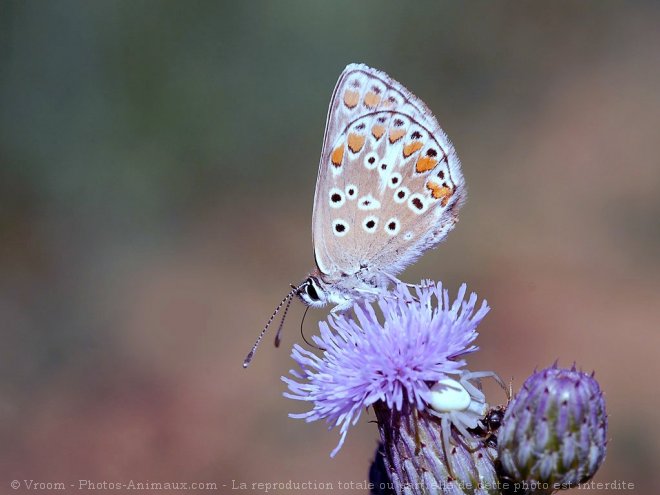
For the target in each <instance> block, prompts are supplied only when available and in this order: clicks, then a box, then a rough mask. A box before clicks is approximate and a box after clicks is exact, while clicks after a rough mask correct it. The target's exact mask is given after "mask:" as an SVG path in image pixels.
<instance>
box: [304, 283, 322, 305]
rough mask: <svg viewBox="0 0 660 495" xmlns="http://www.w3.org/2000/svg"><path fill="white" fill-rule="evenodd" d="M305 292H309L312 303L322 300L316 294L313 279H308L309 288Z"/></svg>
mask: <svg viewBox="0 0 660 495" xmlns="http://www.w3.org/2000/svg"><path fill="white" fill-rule="evenodd" d="M305 290H306V291H307V295H308V296H309V298H310V299H311V300H312V301H320V300H321V298H320V297H319V293H318V292H316V288H315V287H314V282H313V281H312V279H311V278H308V279H307V286H306V287H305Z"/></svg>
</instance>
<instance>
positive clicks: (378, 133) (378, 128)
mask: <svg viewBox="0 0 660 495" xmlns="http://www.w3.org/2000/svg"><path fill="white" fill-rule="evenodd" d="M371 134H372V135H373V136H374V137H375V138H376V139H377V140H378V139H380V138H381V137H382V136H383V134H385V127H383V126H382V125H375V126H373V127H372V128H371Z"/></svg>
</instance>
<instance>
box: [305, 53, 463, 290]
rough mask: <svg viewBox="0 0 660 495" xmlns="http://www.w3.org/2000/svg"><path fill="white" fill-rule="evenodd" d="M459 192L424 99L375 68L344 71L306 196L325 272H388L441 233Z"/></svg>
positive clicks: (455, 171) (455, 168) (454, 164)
mask: <svg viewBox="0 0 660 495" xmlns="http://www.w3.org/2000/svg"><path fill="white" fill-rule="evenodd" d="M465 197H466V190H465V183H464V180H463V175H462V173H461V168H460V162H459V160H458V157H457V156H456V152H455V151H454V148H453V146H452V144H451V143H450V142H449V139H448V138H447V136H446V135H445V133H444V132H443V130H442V129H441V128H440V125H439V124H438V122H437V121H436V119H435V117H434V116H433V115H432V114H431V112H430V111H429V109H428V108H427V107H426V105H424V103H423V102H422V101H421V100H419V99H418V98H417V97H415V96H414V95H413V94H412V93H410V92H409V91H408V90H407V89H406V88H404V87H403V86H402V85H401V84H399V83H398V82H396V81H394V80H393V79H391V78H390V77H389V76H387V75H386V74H385V73H383V72H380V71H378V70H375V69H371V68H369V67H367V66H365V65H361V64H351V65H349V66H348V67H346V69H345V70H344V71H343V72H342V74H341V76H340V77H339V80H338V82H337V85H336V87H335V90H334V92H333V95H332V100H331V102H330V108H329V111H328V118H327V122H326V129H325V136H324V140H323V149H322V153H321V161H320V164H319V172H318V177H317V182H316V193H315V198H314V213H313V220H312V223H313V239H314V254H315V257H316V264H317V266H318V268H319V270H320V271H321V273H322V274H323V275H324V276H325V278H326V279H327V280H337V279H339V278H340V277H341V276H345V275H352V274H356V273H358V272H359V271H365V272H371V271H373V272H385V273H388V274H391V275H396V274H397V273H399V272H400V271H402V270H403V269H404V268H405V267H406V266H407V265H408V264H410V263H412V262H413V261H415V260H416V259H417V258H418V257H419V256H421V255H422V254H423V253H424V252H425V251H426V250H428V249H430V248H431V247H433V246H435V245H436V244H437V243H439V242H440V241H442V240H443V239H444V238H445V237H446V235H447V233H448V232H449V231H450V230H451V229H452V228H453V226H454V224H455V222H456V215H457V213H458V209H459V207H460V205H461V204H462V203H463V201H464V200H465Z"/></svg>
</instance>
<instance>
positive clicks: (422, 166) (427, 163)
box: [415, 156, 438, 173]
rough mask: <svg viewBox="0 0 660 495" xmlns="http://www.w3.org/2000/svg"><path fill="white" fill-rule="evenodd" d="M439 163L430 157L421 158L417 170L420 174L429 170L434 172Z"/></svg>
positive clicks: (416, 165)
mask: <svg viewBox="0 0 660 495" xmlns="http://www.w3.org/2000/svg"><path fill="white" fill-rule="evenodd" d="M437 163H438V160H436V159H434V158H431V157H430V156H420V157H419V158H418V159H417V163H416V164H415V170H417V172H419V173H422V172H428V171H429V170H433V168H435V166H436V164H437Z"/></svg>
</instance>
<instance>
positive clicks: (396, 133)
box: [390, 129, 406, 143]
mask: <svg viewBox="0 0 660 495" xmlns="http://www.w3.org/2000/svg"><path fill="white" fill-rule="evenodd" d="M405 134H406V131H405V130H403V129H393V130H391V131H390V143H396V142H397V141H398V140H399V139H401V138H402V137H403V136H405Z"/></svg>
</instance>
